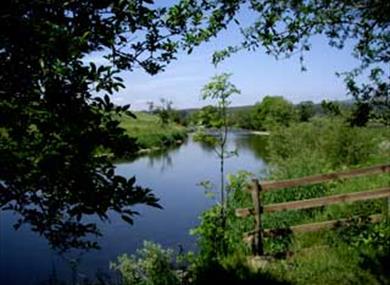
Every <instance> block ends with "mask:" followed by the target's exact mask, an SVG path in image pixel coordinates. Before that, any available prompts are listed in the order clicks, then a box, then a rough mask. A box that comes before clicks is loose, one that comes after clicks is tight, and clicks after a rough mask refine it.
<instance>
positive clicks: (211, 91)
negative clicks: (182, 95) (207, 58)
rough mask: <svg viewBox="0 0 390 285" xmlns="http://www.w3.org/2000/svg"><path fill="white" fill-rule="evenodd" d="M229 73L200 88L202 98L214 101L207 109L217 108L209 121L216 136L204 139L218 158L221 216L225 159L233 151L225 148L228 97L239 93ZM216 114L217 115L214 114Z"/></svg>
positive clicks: (224, 204) (224, 205) (215, 77)
mask: <svg viewBox="0 0 390 285" xmlns="http://www.w3.org/2000/svg"><path fill="white" fill-rule="evenodd" d="M230 76H231V74H228V73H222V74H220V75H216V76H214V77H213V78H211V80H210V82H209V83H207V84H206V85H205V86H204V87H203V88H202V99H203V100H207V99H212V100H215V101H216V106H215V109H214V108H207V109H208V110H210V109H211V110H217V111H218V113H217V114H215V113H214V114H213V118H211V120H210V122H208V123H209V124H210V125H211V126H212V127H214V128H216V129H217V136H216V137H214V136H211V135H206V136H204V140H206V141H208V142H209V143H210V144H212V145H213V146H214V150H215V153H216V154H217V156H218V158H219V160H220V204H221V209H222V216H224V210H225V209H226V207H227V205H226V203H227V201H226V193H225V170H224V167H225V159H226V158H228V157H230V156H231V155H232V154H233V153H232V152H231V151H228V150H227V149H226V143H227V138H228V127H229V126H228V122H227V119H228V114H227V108H228V106H229V105H230V103H231V102H230V101H229V98H230V97H231V96H232V95H234V94H239V93H240V90H238V89H237V87H236V86H235V85H234V84H233V83H231V82H230V81H229V79H230ZM216 115H217V116H216Z"/></svg>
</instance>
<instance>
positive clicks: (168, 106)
mask: <svg viewBox="0 0 390 285" xmlns="http://www.w3.org/2000/svg"><path fill="white" fill-rule="evenodd" d="M172 104H173V102H172V101H170V100H167V99H164V98H161V99H160V105H159V106H155V105H153V103H152V104H149V111H151V112H152V113H154V114H156V115H157V116H158V117H159V118H160V123H161V125H162V126H166V125H168V124H169V123H170V122H171V120H173V116H174V110H173V108H172Z"/></svg>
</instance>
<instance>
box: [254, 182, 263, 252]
mask: <svg viewBox="0 0 390 285" xmlns="http://www.w3.org/2000/svg"><path fill="white" fill-rule="evenodd" d="M251 188H252V191H251V194H252V200H253V206H254V210H255V234H254V238H253V244H252V251H253V254H254V255H263V254H264V249H263V228H262V226H261V214H262V210H263V208H262V206H261V197H260V192H261V185H260V184H259V181H258V180H257V179H252V185H251Z"/></svg>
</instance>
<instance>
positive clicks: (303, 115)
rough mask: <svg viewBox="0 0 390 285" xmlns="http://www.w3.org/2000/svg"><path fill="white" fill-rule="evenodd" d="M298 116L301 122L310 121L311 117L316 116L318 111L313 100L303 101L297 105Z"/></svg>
mask: <svg viewBox="0 0 390 285" xmlns="http://www.w3.org/2000/svg"><path fill="white" fill-rule="evenodd" d="M297 109H298V118H299V121H300V122H308V121H309V120H310V118H312V117H314V115H315V113H316V111H315V108H314V103H313V102H312V101H305V102H301V103H299V104H298V105H297Z"/></svg>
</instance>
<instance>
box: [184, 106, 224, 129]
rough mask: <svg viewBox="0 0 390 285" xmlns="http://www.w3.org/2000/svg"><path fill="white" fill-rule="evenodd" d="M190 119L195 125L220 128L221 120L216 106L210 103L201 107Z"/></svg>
mask: <svg viewBox="0 0 390 285" xmlns="http://www.w3.org/2000/svg"><path fill="white" fill-rule="evenodd" d="M191 121H193V122H194V124H195V125H196V126H204V127H206V128H220V127H221V125H222V121H221V118H220V112H219V111H218V108H217V107H215V106H212V105H208V106H205V107H202V108H201V109H200V110H199V111H197V112H196V113H194V114H192V115H191Z"/></svg>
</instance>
